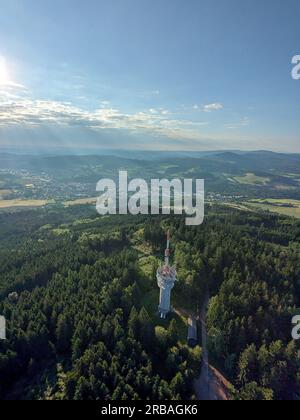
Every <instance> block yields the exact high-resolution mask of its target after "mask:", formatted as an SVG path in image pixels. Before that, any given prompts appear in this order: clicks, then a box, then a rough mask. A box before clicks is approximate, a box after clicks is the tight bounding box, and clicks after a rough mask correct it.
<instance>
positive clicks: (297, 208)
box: [245, 199, 300, 219]
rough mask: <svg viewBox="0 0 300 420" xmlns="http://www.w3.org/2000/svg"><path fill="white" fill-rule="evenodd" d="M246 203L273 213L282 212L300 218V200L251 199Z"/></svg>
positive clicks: (251, 206)
mask: <svg viewBox="0 0 300 420" xmlns="http://www.w3.org/2000/svg"><path fill="white" fill-rule="evenodd" d="M245 204H246V205H247V206H249V207H250V208H255V209H258V210H263V211H270V212H272V213H277V214H282V215H284V216H290V217H296V218H297V219H300V200H288V199H266V200H251V201H249V202H247V203H245Z"/></svg>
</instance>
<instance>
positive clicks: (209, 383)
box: [194, 294, 230, 401]
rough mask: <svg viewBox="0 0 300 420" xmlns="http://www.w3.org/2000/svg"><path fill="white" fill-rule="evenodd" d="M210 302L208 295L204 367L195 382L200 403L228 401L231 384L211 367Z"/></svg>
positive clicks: (203, 324)
mask: <svg viewBox="0 0 300 420" xmlns="http://www.w3.org/2000/svg"><path fill="white" fill-rule="evenodd" d="M208 302H209V295H208V294H207V295H206V298H205V301H204V303H203V306H202V309H201V313H200V322H201V327H202V366H201V375H200V378H199V379H197V380H195V383H194V387H195V394H196V397H197V399H198V400H199V401H228V400H230V395H229V392H228V388H229V383H228V381H226V379H225V378H224V377H223V376H222V374H221V373H220V372H218V371H217V370H216V369H214V368H213V367H211V366H210V365H209V357H208V349H207V330H206V310H207V305H208Z"/></svg>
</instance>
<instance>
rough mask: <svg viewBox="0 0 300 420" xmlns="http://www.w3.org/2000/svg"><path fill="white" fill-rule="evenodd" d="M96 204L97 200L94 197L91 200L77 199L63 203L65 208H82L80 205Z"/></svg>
mask: <svg viewBox="0 0 300 420" xmlns="http://www.w3.org/2000/svg"><path fill="white" fill-rule="evenodd" d="M96 202H97V198H95V197H93V198H78V199H77V200H72V201H65V202H64V206H65V207H70V206H82V205H85V204H93V205H96Z"/></svg>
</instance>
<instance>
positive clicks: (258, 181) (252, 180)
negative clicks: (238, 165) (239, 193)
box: [233, 172, 271, 186]
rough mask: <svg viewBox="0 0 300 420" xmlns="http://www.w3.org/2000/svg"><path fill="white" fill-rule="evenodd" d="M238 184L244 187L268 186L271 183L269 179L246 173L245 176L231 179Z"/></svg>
mask: <svg viewBox="0 0 300 420" xmlns="http://www.w3.org/2000/svg"><path fill="white" fill-rule="evenodd" d="M233 179H234V180H235V181H237V182H238V183H239V184H246V185H262V186H265V185H268V184H269V182H270V181H271V179H270V178H267V177H262V176H257V175H255V174H253V173H250V172H249V173H247V174H246V175H245V176H235V177H234V178H233Z"/></svg>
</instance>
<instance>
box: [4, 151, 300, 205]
mask: <svg viewBox="0 0 300 420" xmlns="http://www.w3.org/2000/svg"><path fill="white" fill-rule="evenodd" d="M116 154H117V155H107V156H99V155H85V156H68V155H66V156H63V155H57V156H45V155H44V156H22V155H13V154H2V155H1V156H0V170H1V171H2V172H3V171H10V172H16V173H20V171H21V170H23V171H28V172H29V173H31V174H34V175H35V176H40V175H41V174H47V175H49V176H51V177H52V178H53V179H56V180H57V181H59V182H77V183H87V184H95V183H96V182H97V181H98V180H99V179H100V178H103V177H109V178H116V177H117V176H118V172H119V170H127V171H128V173H129V176H130V177H132V178H136V177H138V178H141V177H142V178H144V179H146V180H149V179H151V178H154V177H158V178H162V177H167V178H168V179H170V178H174V177H180V178H204V179H205V180H206V185H207V191H209V192H217V193H224V194H233V195H240V194H246V195H249V196H251V197H253V196H254V197H264V198H279V197H281V198H286V197H287V198H298V199H299V198H300V193H299V186H300V154H282V153H273V152H268V151H256V152H241V151H225V152H220V151H215V152H205V153H196V152H195V153H192V152H178V153H175V152H170V153H167V152H165V153H159V152H153V153H152V152H147V153H142V152H122V154H123V156H120V154H121V152H116ZM142 157H144V159H142ZM6 188H9V185H6Z"/></svg>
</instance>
